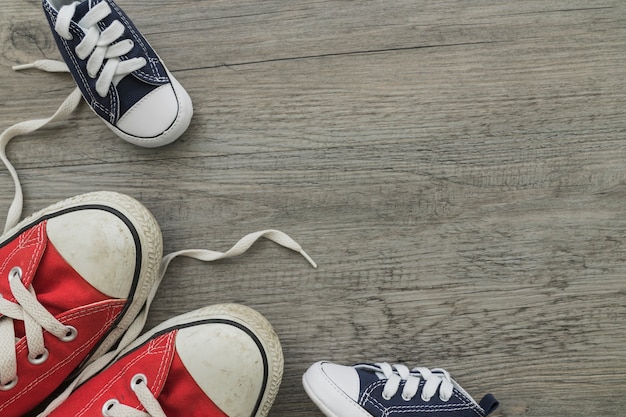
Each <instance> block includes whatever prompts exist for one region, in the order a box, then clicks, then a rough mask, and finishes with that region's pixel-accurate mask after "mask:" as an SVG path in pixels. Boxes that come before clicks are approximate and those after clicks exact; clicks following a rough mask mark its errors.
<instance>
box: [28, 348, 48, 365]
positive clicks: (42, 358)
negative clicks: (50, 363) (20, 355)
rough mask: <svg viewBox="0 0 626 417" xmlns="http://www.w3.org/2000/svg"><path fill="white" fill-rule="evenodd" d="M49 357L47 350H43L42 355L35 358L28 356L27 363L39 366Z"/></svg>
mask: <svg viewBox="0 0 626 417" xmlns="http://www.w3.org/2000/svg"><path fill="white" fill-rule="evenodd" d="M49 356H50V352H48V349H44V350H43V353H40V354H39V355H37V356H31V355H28V362H30V363H31V364H32V365H41V364H42V363H44V362H45V361H47V360H48V357H49Z"/></svg>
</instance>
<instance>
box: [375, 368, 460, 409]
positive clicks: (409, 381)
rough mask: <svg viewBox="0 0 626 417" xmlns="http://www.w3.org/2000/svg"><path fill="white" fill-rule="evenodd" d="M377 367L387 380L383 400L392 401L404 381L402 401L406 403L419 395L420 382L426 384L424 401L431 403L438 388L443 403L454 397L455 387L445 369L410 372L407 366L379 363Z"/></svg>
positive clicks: (413, 370) (418, 369) (423, 395)
mask: <svg viewBox="0 0 626 417" xmlns="http://www.w3.org/2000/svg"><path fill="white" fill-rule="evenodd" d="M376 366H377V367H379V368H380V372H382V374H383V375H384V376H385V378H386V379H387V382H386V383H385V386H384V388H383V398H384V399H386V400H389V399H391V397H393V396H394V395H395V394H396V393H397V392H398V389H399V388H400V384H401V382H402V381H405V384H404V388H403V389H402V399H404V400H405V401H409V400H411V399H412V398H413V397H414V396H415V394H417V390H418V388H419V385H420V380H423V381H424V382H425V383H424V387H423V388H422V395H421V398H422V400H424V401H430V399H431V398H432V397H433V396H434V395H435V394H436V393H437V388H439V398H440V399H441V400H442V401H448V400H449V399H450V398H451V397H452V392H453V389H454V385H453V384H452V379H451V378H450V374H449V373H448V372H447V371H446V370H444V369H439V368H437V369H432V370H430V369H428V368H423V367H417V368H413V369H412V370H410V371H409V368H408V367H406V366H405V365H393V366H392V365H390V364H388V363H385V362H383V363H377V364H376Z"/></svg>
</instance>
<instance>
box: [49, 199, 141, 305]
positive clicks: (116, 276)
mask: <svg viewBox="0 0 626 417" xmlns="http://www.w3.org/2000/svg"><path fill="white" fill-rule="evenodd" d="M46 227H47V234H48V238H49V239H50V241H51V242H52V244H53V245H54V246H55V248H56V249H57V251H58V252H59V254H60V255H61V256H62V257H63V259H65V261H66V262H67V263H69V264H70V265H71V266H72V268H74V270H75V271H76V272H78V273H79V274H80V275H81V277H83V279H84V280H86V281H87V282H89V283H90V284H91V285H92V286H93V287H94V288H96V289H97V290H98V291H100V292H102V293H103V294H106V295H108V296H109V297H114V298H127V297H128V296H129V294H130V292H131V286H132V283H133V274H134V271H135V267H136V253H137V248H136V246H135V241H134V239H133V236H132V234H131V232H130V230H129V229H128V226H127V225H126V224H125V223H124V222H123V221H122V220H121V219H120V218H119V217H117V216H116V215H114V214H112V213H109V212H107V211H103V210H81V211H74V212H71V213H67V214H63V215H61V216H58V217H54V218H52V219H50V220H48V223H47V226H46Z"/></svg>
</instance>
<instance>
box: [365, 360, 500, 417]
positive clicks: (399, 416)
mask: <svg viewBox="0 0 626 417" xmlns="http://www.w3.org/2000/svg"><path fill="white" fill-rule="evenodd" d="M361 365H365V367H363V368H361V367H360V366H359V365H355V369H356V371H357V373H358V375H359V380H360V384H361V386H360V389H359V400H358V403H359V405H360V406H361V407H363V408H364V409H366V410H367V411H368V412H369V413H370V414H371V415H372V416H374V417H444V416H445V417H484V416H487V415H488V414H490V413H491V412H492V411H494V410H495V409H496V407H497V406H498V402H497V401H496V399H495V398H494V397H493V395H491V394H487V395H485V396H484V397H483V399H482V400H481V401H480V403H479V404H477V403H476V402H474V401H473V400H472V399H471V398H469V397H468V396H467V395H466V394H465V393H464V392H462V390H460V389H459V388H457V387H454V389H453V392H452V396H451V397H450V398H449V399H447V400H446V401H444V400H442V399H441V398H440V396H439V391H438V392H437V394H436V395H434V396H432V397H431V398H429V399H428V401H425V400H423V399H422V398H421V393H422V390H423V388H424V385H425V381H424V380H423V379H422V380H420V382H419V388H418V389H417V393H416V395H414V396H413V397H412V398H411V399H410V400H405V399H403V398H402V394H401V393H402V390H403V388H404V386H405V385H406V381H405V380H403V381H401V382H400V385H399V388H398V390H397V392H396V393H395V395H393V396H392V397H391V398H390V399H385V398H384V397H383V389H384V386H385V384H386V383H387V379H381V378H379V376H378V375H377V374H376V372H374V371H373V370H372V368H371V367H376V365H370V364H361Z"/></svg>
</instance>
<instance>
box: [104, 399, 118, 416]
mask: <svg viewBox="0 0 626 417" xmlns="http://www.w3.org/2000/svg"><path fill="white" fill-rule="evenodd" d="M119 403H120V402H119V401H118V400H116V399H115V398H113V399H110V400H109V401H107V402H105V403H104V405H103V406H102V415H103V416H104V417H110V414H109V411H111V409H112V408H113V407H115V406H116V405H118V404H119Z"/></svg>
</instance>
